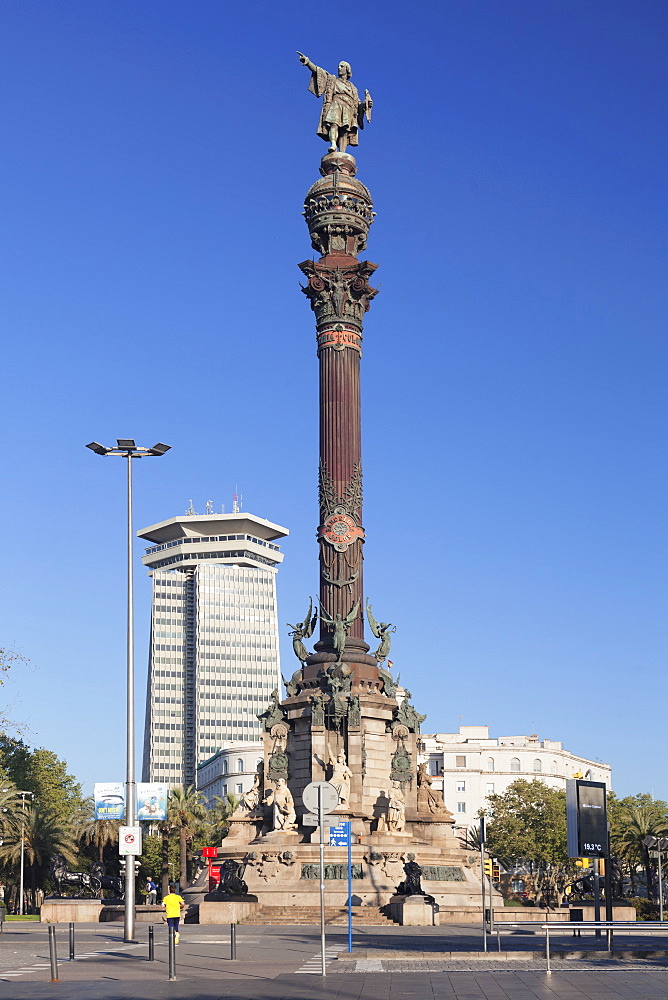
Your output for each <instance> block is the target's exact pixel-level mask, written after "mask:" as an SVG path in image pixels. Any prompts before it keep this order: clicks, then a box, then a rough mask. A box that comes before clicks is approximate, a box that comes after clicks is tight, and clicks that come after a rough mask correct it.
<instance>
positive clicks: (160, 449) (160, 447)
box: [150, 441, 172, 455]
mask: <svg viewBox="0 0 668 1000" xmlns="http://www.w3.org/2000/svg"><path fill="white" fill-rule="evenodd" d="M171 447H172V446H171V444H163V443H162V442H161V441H158V443H157V444H154V445H153V447H152V448H151V449H150V451H151V454H152V455H164V454H165V452H166V451H169V450H170V448H171Z"/></svg>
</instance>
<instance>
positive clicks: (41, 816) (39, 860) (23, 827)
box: [0, 802, 77, 904]
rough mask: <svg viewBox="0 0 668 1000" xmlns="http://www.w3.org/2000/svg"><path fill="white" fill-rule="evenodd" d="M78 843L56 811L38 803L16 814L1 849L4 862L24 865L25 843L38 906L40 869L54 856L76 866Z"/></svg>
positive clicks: (26, 857) (17, 811) (0, 856)
mask: <svg viewBox="0 0 668 1000" xmlns="http://www.w3.org/2000/svg"><path fill="white" fill-rule="evenodd" d="M22 821H23V822H22ZM75 839H76V838H75V835H74V831H73V829H72V827H71V826H70V824H68V823H66V822H63V820H61V819H59V818H58V816H57V814H56V812H55V810H53V809H49V808H46V807H43V806H41V805H40V804H39V803H37V802H35V803H29V804H26V806H25V809H17V810H16V812H15V813H14V814H13V819H12V823H11V827H10V829H9V830H8V831H7V835H6V836H5V837H4V839H3V843H2V845H1V846H0V860H2V861H8V862H10V863H14V864H20V861H21V842H23V849H24V854H25V859H26V861H27V862H28V864H29V865H30V881H31V887H32V896H33V904H34V901H35V892H36V889H37V870H38V868H39V867H40V866H41V865H42V864H44V863H45V862H46V861H47V860H49V859H50V858H51V857H52V856H53V855H54V854H62V856H63V857H64V858H65V860H66V861H68V862H70V863H72V862H74V861H75V860H76V856H77V855H76V849H75Z"/></svg>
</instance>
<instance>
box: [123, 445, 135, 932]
mask: <svg viewBox="0 0 668 1000" xmlns="http://www.w3.org/2000/svg"><path fill="white" fill-rule="evenodd" d="M127 456H128V458H127V461H128V609H127V691H126V695H127V697H126V713H127V722H126V726H127V729H126V736H127V755H126V757H127V759H126V775H125V808H126V818H125V822H126V824H127V826H136V825H137V800H136V795H135V792H136V785H135V649H134V645H135V634H134V633H135V616H134V566H133V558H132V554H133V553H132V542H133V537H132V452H131V451H128V453H127ZM129 861H131V862H134V857H133V858H131V859H129ZM135 886H136V880H135V866H134V864H132V863H129V864H126V865H125V907H124V920H123V937H124V939H125V941H132V940H134V936H135Z"/></svg>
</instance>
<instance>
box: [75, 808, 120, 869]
mask: <svg viewBox="0 0 668 1000" xmlns="http://www.w3.org/2000/svg"><path fill="white" fill-rule="evenodd" d="M83 806H84V809H83V815H82V816H81V818H80V819H79V820H78V822H76V823H75V830H76V836H77V840H80V841H82V842H83V843H84V844H92V845H93V847H95V848H96V850H97V857H98V861H100V862H102V861H103V860H104V849H105V847H107V846H111V845H113V844H117V843H118V830H119V827H120V825H121V821H120V820H118V819H95V803H94V801H93V799H84V802H83Z"/></svg>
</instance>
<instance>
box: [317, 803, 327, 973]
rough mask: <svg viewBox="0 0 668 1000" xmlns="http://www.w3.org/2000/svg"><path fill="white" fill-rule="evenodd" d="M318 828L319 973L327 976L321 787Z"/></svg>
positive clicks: (323, 830)
mask: <svg viewBox="0 0 668 1000" xmlns="http://www.w3.org/2000/svg"><path fill="white" fill-rule="evenodd" d="M318 827H319V829H320V971H321V973H322V975H323V976H326V975H327V966H326V964H325V829H324V827H325V811H324V809H323V803H322V785H321V784H319V785H318Z"/></svg>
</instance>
